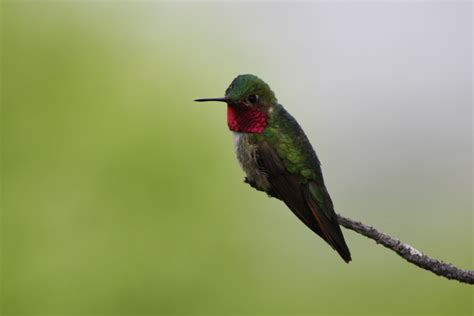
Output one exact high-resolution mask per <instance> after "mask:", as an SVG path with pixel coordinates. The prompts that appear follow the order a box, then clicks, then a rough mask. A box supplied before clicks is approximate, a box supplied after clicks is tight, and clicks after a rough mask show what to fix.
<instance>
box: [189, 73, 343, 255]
mask: <svg viewBox="0 0 474 316" xmlns="http://www.w3.org/2000/svg"><path fill="white" fill-rule="evenodd" d="M194 101H197V102H205V101H217V102H223V103H226V104H227V125H228V127H229V129H230V130H231V131H232V132H233V134H234V141H235V151H236V155H237V160H238V161H239V163H240V165H241V167H242V169H243V171H244V172H245V174H246V177H245V179H244V182H245V183H247V184H249V185H250V186H251V187H253V188H254V189H256V190H258V191H263V192H265V193H266V194H267V195H268V196H269V197H273V198H276V199H279V200H281V201H283V203H285V204H286V206H287V207H288V208H289V209H290V210H291V211H292V212H293V213H294V214H295V215H296V217H298V218H299V219H300V220H301V221H302V222H303V223H304V224H305V225H306V226H307V227H308V228H309V229H311V230H312V231H313V232H315V233H316V234H317V235H319V236H320V237H321V238H322V239H324V240H325V241H326V242H327V243H328V244H329V245H330V246H331V247H332V248H333V249H334V250H336V251H337V252H338V253H339V255H340V256H341V257H342V259H343V260H344V261H345V262H349V261H351V254H350V251H349V248H348V247H347V245H346V242H345V240H344V236H343V234H342V232H341V228H340V227H339V223H338V220H337V215H336V213H335V211H334V206H333V203H332V201H331V197H330V196H329V193H328V190H327V189H326V186H325V184H324V180H323V174H322V172H321V164H320V162H319V159H318V156H317V155H316V152H315V151H314V149H313V147H312V146H311V143H310V142H309V140H308V138H307V136H306V135H305V133H304V131H303V129H302V128H301V126H300V125H299V124H298V122H297V121H296V120H295V119H294V118H293V116H291V114H290V113H288V112H287V111H286V110H285V108H284V107H283V106H282V105H281V104H279V103H278V101H277V99H276V97H275V94H274V93H273V91H272V90H271V89H270V86H269V85H268V84H267V83H265V82H264V81H263V80H262V79H260V78H258V77H257V76H254V75H251V74H245V75H239V76H237V77H236V78H235V79H234V80H233V81H232V83H231V84H230V86H229V87H228V88H227V90H226V91H225V96H224V97H220V98H205V99H196V100H194Z"/></svg>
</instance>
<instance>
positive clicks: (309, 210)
mask: <svg viewBox="0 0 474 316" xmlns="http://www.w3.org/2000/svg"><path fill="white" fill-rule="evenodd" d="M257 164H258V165H259V167H260V169H261V170H262V171H263V172H265V173H266V175H267V177H268V180H269V182H270V184H271V186H272V188H271V192H269V194H271V195H272V196H274V197H276V198H278V199H280V200H282V201H283V202H284V203H285V204H286V205H287V206H288V207H289V208H290V209H291V210H292V211H293V213H294V214H295V215H296V216H297V217H298V218H299V219H300V220H301V221H302V222H303V223H305V224H306V226H308V227H309V228H310V229H311V230H312V231H314V232H315V233H316V234H318V235H319V236H320V237H321V238H323V239H324V240H325V241H326V242H327V243H328V244H329V245H331V246H332V247H333V248H334V249H335V250H336V251H337V252H338V253H339V254H340V255H341V257H342V258H343V259H344V261H346V262H349V261H350V260H351V255H350V252H349V249H348V247H347V245H346V243H345V241H344V236H343V235H342V232H341V229H340V227H339V223H338V221H337V216H336V213H335V212H334V209H333V206H332V202H331V199H330V197H329V194H328V193H327V190H326V188H325V187H324V184H322V185H318V184H317V183H316V182H311V181H302V179H301V178H300V177H299V176H298V175H295V174H292V173H290V172H288V170H287V169H286V167H285V165H284V164H283V162H282V161H281V159H280V157H278V154H277V153H276V152H275V150H274V149H273V148H272V147H271V146H270V145H269V144H268V143H267V142H266V141H263V142H261V143H260V144H259V148H258V150H257Z"/></svg>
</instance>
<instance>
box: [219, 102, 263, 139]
mask: <svg viewBox="0 0 474 316" xmlns="http://www.w3.org/2000/svg"><path fill="white" fill-rule="evenodd" d="M267 123H268V116H267V114H266V113H265V112H262V111H261V110H259V109H257V108H254V107H247V106H244V105H232V106H231V105H227V125H228V126H229V129H230V130H231V131H234V132H240V133H257V134H260V133H262V132H263V130H264V129H265V127H267Z"/></svg>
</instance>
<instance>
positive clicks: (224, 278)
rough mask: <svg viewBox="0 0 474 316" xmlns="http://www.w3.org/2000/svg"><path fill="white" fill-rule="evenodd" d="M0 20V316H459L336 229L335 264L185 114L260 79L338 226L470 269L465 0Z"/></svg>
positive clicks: (447, 298) (465, 304)
mask: <svg viewBox="0 0 474 316" xmlns="http://www.w3.org/2000/svg"><path fill="white" fill-rule="evenodd" d="M1 4H2V5H1V10H2V12H1V37H2V38H1V67H2V68H1V75H2V78H1V79H2V81H1V106H2V109H1V135H2V139H1V146H2V147H1V158H2V161H1V189H2V196H1V246H2V247H1V248H2V249H1V250H2V251H1V295H0V297H1V313H2V314H3V315H139V314H143V315H145V314H146V315H168V314H169V315H178V314H179V315H196V314H198V315H208V314H214V315H470V314H472V312H473V307H472V297H473V292H472V289H471V287H469V286H468V285H463V284H460V283H458V282H455V281H448V280H446V279H444V278H440V277H436V276H434V275H433V274H431V273H428V272H426V271H423V270H420V269H419V268H416V267H415V266H413V265H411V264H408V263H406V262H404V261H403V260H402V259H400V258H399V257H397V256H396V255H394V254H393V253H392V252H390V251H388V250H385V249H383V248H382V247H380V246H377V245H375V244H374V243H373V242H372V241H369V240H367V239H365V238H364V237H362V236H360V235H357V234H355V233H353V232H350V231H345V235H346V240H347V242H348V244H349V246H350V248H351V251H352V253H353V259H354V260H353V262H351V263H350V264H349V265H346V264H344V263H343V261H342V260H341V259H340V258H339V257H338V255H337V254H336V253H335V252H333V251H332V250H331V249H330V248H329V247H328V246H327V245H326V244H324V243H323V242H322V241H321V240H320V239H319V238H318V237H316V236H315V235H313V234H312V233H311V232H310V231H309V230H308V229H306V228H305V227H304V225H302V224H301V223H300V222H299V221H298V220H297V219H296V218H295V217H294V215H292V214H291V212H290V211H288V210H287V209H286V208H285V206H284V205H282V203H280V202H278V201H276V200H274V199H269V198H267V197H266V196H265V195H264V194H262V193H260V192H256V191H254V190H252V189H251V188H249V187H248V186H247V185H245V184H244V183H243V182H242V180H243V173H242V172H241V170H240V169H239V166H238V164H237V163H236V161H235V158H234V149H233V142H232V137H231V133H230V132H229V131H228V130H227V126H226V123H225V108H224V107H222V106H220V105H219V104H205V105H204V104H195V103H193V102H192V100H193V99H194V98H198V97H215V96H221V95H223V93H224V90H225V88H226V87H227V85H228V84H229V83H230V81H231V80H232V79H233V78H234V77H235V76H236V75H237V74H240V73H255V74H257V75H259V76H261V77H262V78H263V79H264V80H266V81H267V82H268V83H269V84H270V85H271V86H272V88H273V89H274V91H275V92H276V95H277V97H278V98H279V100H280V102H282V104H284V105H285V106H286V107H287V109H288V110H289V111H290V112H291V113H293V114H294V115H295V116H296V117H297V118H298V119H299V121H300V123H301V124H302V126H303V127H304V128H305V130H306V132H307V134H308V137H309V138H310V140H311V141H312V142H313V145H314V146H315V148H316V150H317V152H318V153H319V155H320V158H321V160H322V163H323V172H324V173H325V176H326V182H327V184H328V187H329V190H330V192H331V194H332V196H333V200H334V202H335V205H336V208H337V210H338V212H340V213H342V214H344V215H347V216H349V217H353V218H355V219H359V220H362V221H364V222H366V223H368V224H372V225H374V226H376V227H378V228H380V229H381V230H383V231H385V232H387V233H389V234H392V235H394V236H396V237H398V238H400V239H402V240H404V241H407V242H409V243H411V244H412V245H414V246H415V247H417V248H419V249H420V250H422V251H424V252H426V253H427V254H430V255H433V256H435V257H438V258H440V259H443V260H446V261H449V262H452V263H454V264H456V265H459V266H460V267H463V268H470V269H472V256H473V244H472V213H471V212H472V200H471V196H472V182H471V179H472V151H471V146H472V130H471V127H472V109H471V102H472V96H471V90H472V79H471V75H472V62H471V56H472V50H471V42H472V37H471V24H470V23H471V22H472V13H471V12H472V11H471V9H472V7H471V6H472V5H471V3H470V2H469V1H465V2H463V1H456V2H452V3H449V2H434V1H433V2H417V3H408V2H386V3H376V2H363V3H354V2H336V3H330V2H314V3H297V4H290V3H289V2H288V3H269V2H261V3H256V4H252V3H242V2H228V3H224V4H219V3H216V2H215V3H213V2H201V3H186V2H179V3H171V2H132V1H130V2H126V1H124V2H108V1H71V2H67V1H2V2H1ZM401 21H403V22H401Z"/></svg>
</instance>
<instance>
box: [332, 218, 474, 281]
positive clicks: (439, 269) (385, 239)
mask: <svg viewBox="0 0 474 316" xmlns="http://www.w3.org/2000/svg"><path fill="white" fill-rule="evenodd" d="M337 216H338V220H339V224H341V225H342V226H344V227H345V228H347V229H351V230H353V231H355V232H357V233H359V234H361V235H364V236H365V237H368V238H370V239H373V240H375V242H376V243H378V244H381V245H383V246H384V247H386V248H388V249H391V250H393V251H394V252H396V253H397V254H398V255H399V256H400V257H402V258H403V259H405V260H407V261H408V262H411V263H413V264H415V265H417V266H419V267H420V268H423V269H425V270H428V271H431V272H433V273H434V274H437V275H439V276H443V277H445V278H448V279H451V280H457V281H459V282H463V283H468V284H474V271H472V270H464V269H460V268H458V267H455V266H454V265H452V264H450V263H446V262H443V261H441V260H438V259H434V258H431V257H428V256H427V255H425V254H423V253H422V252H421V251H419V250H417V249H415V248H413V247H412V246H410V245H408V244H405V243H403V242H401V241H400V240H398V239H395V238H393V237H391V236H389V235H387V234H384V233H382V232H380V231H378V230H377V229H375V228H374V227H372V226H368V225H365V224H363V223H361V222H357V221H354V220H352V219H350V218H347V217H344V216H341V215H337Z"/></svg>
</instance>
